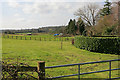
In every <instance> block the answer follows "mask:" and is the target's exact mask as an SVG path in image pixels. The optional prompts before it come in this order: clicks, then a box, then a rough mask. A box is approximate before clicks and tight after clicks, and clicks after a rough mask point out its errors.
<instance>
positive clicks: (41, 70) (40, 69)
mask: <svg viewBox="0 0 120 80" xmlns="http://www.w3.org/2000/svg"><path fill="white" fill-rule="evenodd" d="M113 61H120V59H114V60H106V61H96V62H86V63H77V64H67V65H58V66H49V67H45V62H44V61H39V62H38V66H37V67H31V66H28V67H25V66H21V67H19V68H20V69H18V70H17V73H18V72H25V71H33V70H34V71H36V72H37V73H38V80H46V79H56V78H63V77H70V76H78V80H80V75H85V74H92V73H100V72H106V71H109V79H106V80H111V79H119V78H120V77H116V78H111V76H112V75H111V71H113V70H120V67H118V68H115V69H112V68H111V66H112V65H111V62H113ZM105 62H109V69H107V70H101V71H94V72H86V73H80V66H81V65H85V64H95V63H105ZM75 65H77V66H78V74H71V75H64V76H57V77H50V78H49V77H48V78H45V69H51V68H59V67H68V66H75ZM2 67H3V68H4V67H6V66H2ZM12 68H15V69H16V67H12Z"/></svg>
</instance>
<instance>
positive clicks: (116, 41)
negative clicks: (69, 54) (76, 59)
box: [74, 37, 120, 54]
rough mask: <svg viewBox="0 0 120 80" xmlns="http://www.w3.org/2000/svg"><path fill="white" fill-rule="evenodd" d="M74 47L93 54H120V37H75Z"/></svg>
mask: <svg viewBox="0 0 120 80" xmlns="http://www.w3.org/2000/svg"><path fill="white" fill-rule="evenodd" d="M74 45H75V46H76V47H77V48H80V49H85V50H88V51H93V52H100V53H108V54H109V53H110V54H120V37H119V38H118V37H104V38H103V37H75V43H74Z"/></svg>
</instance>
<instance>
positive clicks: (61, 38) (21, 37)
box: [3, 35, 74, 41]
mask: <svg viewBox="0 0 120 80" xmlns="http://www.w3.org/2000/svg"><path fill="white" fill-rule="evenodd" d="M3 38H6V39H17V40H39V41H72V40H73V39H74V38H73V37H35V36H32V37H31V36H9V35H3Z"/></svg>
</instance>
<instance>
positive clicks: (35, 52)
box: [2, 35, 118, 78]
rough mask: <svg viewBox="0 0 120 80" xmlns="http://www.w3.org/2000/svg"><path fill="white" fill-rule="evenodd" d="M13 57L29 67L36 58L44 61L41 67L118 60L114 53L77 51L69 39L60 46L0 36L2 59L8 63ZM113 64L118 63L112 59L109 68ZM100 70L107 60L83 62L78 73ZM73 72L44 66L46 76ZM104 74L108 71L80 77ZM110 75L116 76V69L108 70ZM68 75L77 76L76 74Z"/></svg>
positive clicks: (34, 62) (57, 42) (105, 75)
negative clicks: (110, 71)
mask: <svg viewBox="0 0 120 80" xmlns="http://www.w3.org/2000/svg"><path fill="white" fill-rule="evenodd" d="M43 36H45V35H43ZM39 37H40V36H39ZM17 58H18V62H19V63H26V64H28V65H30V66H37V62H38V61H45V66H55V65H63V64H74V63H84V62H92V61H102V60H111V59H118V55H114V54H104V53H95V52H89V51H86V50H81V49H78V48H76V47H75V46H74V45H72V44H71V41H63V46H62V49H61V41H54V40H53V41H39V40H19V39H18V40H16V39H7V38H2V60H3V61H5V62H9V63H12V62H16V61H17ZM117 67H118V62H112V68H117ZM104 69H109V63H103V64H102V63H99V64H98V63H97V64H87V65H82V66H81V73H83V72H90V71H96V70H104ZM77 73H78V67H77V66H72V67H64V68H55V69H46V75H47V76H50V77H53V76H60V75H68V74H77ZM108 77H109V72H103V73H95V74H88V75H81V78H108ZM112 77H118V71H112ZM69 78H71V77H69ZM72 78H77V76H74V77H72Z"/></svg>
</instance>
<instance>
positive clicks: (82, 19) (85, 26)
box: [65, 0, 120, 36]
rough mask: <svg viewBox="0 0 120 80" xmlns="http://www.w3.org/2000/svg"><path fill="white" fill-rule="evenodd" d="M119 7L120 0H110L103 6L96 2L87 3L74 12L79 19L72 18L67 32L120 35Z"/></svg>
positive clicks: (85, 34) (86, 34)
mask: <svg viewBox="0 0 120 80" xmlns="http://www.w3.org/2000/svg"><path fill="white" fill-rule="evenodd" d="M118 7H120V2H116V3H115V2H109V0H106V1H105V2H104V7H102V8H99V6H98V5H97V4H95V3H90V4H88V5H85V6H84V7H83V8H79V9H78V10H77V11H76V12H75V13H74V15H75V16H77V17H78V19H77V21H76V20H75V19H74V20H72V19H70V21H69V23H68V25H67V26H66V29H65V33H66V34H71V35H77V34H80V35H84V36H94V35H98V36H102V35H120V34H119V31H118V28H119V27H120V26H119V25H118V24H119V22H118V21H119V19H118V15H119V14H118V11H119V8H118Z"/></svg>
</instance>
